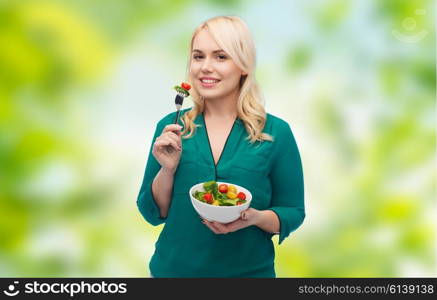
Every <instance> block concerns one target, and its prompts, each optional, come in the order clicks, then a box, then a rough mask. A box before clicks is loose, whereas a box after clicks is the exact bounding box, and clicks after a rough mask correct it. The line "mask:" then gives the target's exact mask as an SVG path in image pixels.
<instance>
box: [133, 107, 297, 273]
mask: <svg viewBox="0 0 437 300" xmlns="http://www.w3.org/2000/svg"><path fill="white" fill-rule="evenodd" d="M187 110H188V109H185V110H183V111H181V115H182V114H183V113H185V111H187ZM175 116H176V113H175V112H174V113H171V114H169V115H167V116H166V117H164V118H163V119H161V120H160V121H159V123H158V125H157V127H156V131H155V135H154V137H153V140H152V147H153V144H154V142H155V139H156V138H157V137H158V136H160V135H161V133H162V130H163V128H164V127H165V126H166V125H168V124H171V123H173V122H174V118H175ZM195 123H196V124H199V125H201V126H200V127H197V130H196V133H195V134H194V136H193V137H191V138H189V139H182V155H181V159H180V162H179V165H178V168H177V170H176V173H175V175H174V185H173V193H172V199H171V203H170V208H169V212H168V215H167V217H166V218H161V217H160V214H159V208H158V206H157V205H156V203H155V201H154V199H153V195H152V182H153V179H154V178H155V176H156V174H157V173H158V171H159V169H160V168H161V166H160V165H159V163H158V161H157V160H156V159H155V158H154V156H153V155H152V152H151V151H152V147H151V149H150V152H149V157H148V161H147V166H146V170H145V175H144V180H143V183H142V186H141V190H140V192H139V195H138V199H137V205H138V208H139V211H140V212H141V214H142V215H143V217H144V218H145V219H146V220H147V221H148V222H149V223H150V224H152V225H159V224H162V223H165V225H164V228H163V230H162V232H161V234H160V236H159V238H158V241H157V242H156V244H155V253H154V254H153V256H152V259H151V261H150V264H149V267H150V271H151V274H153V276H154V277H216V278H218V277H239V278H242V277H244V278H247V277H275V276H276V275H275V269H274V258H275V253H274V247H273V242H272V236H273V234H271V233H268V232H266V231H263V230H262V229H260V228H259V227H257V226H250V227H246V228H243V229H240V230H237V231H235V232H232V233H228V234H215V233H214V232H212V231H211V230H210V229H209V228H208V227H207V226H206V225H204V224H202V223H201V219H200V217H199V215H198V214H197V212H196V211H195V210H194V208H193V206H192V204H191V200H190V196H189V193H188V192H189V189H190V188H191V186H193V185H195V184H197V183H200V182H205V181H210V180H216V181H224V182H230V183H234V184H237V185H240V186H243V187H245V188H247V189H248V190H249V191H251V193H252V203H251V207H253V208H255V209H258V210H266V209H269V210H272V211H274V212H275V213H276V214H277V216H278V217H279V220H280V233H279V244H281V243H282V241H283V240H284V239H285V238H286V237H287V236H288V235H289V234H290V233H291V232H292V231H294V230H296V229H297V228H298V227H299V226H300V225H301V224H302V222H303V220H304V218H305V209H304V184H303V174H302V164H301V159H300V155H299V150H298V148H297V145H296V142H295V139H294V137H293V134H292V132H291V129H290V126H289V125H288V123H287V122H285V121H283V120H282V119H280V118H278V117H275V116H273V115H271V114H267V119H266V124H265V127H264V130H263V132H265V133H268V134H270V135H271V136H273V138H274V141H273V142H270V141H264V142H255V143H254V144H250V142H249V141H248V140H246V139H245V138H246V137H247V136H248V134H247V132H246V130H245V127H244V123H243V122H242V121H241V120H240V119H238V118H237V119H236V120H235V122H234V125H233V127H232V130H231V132H230V133H229V136H228V138H227V141H226V143H225V146H224V149H223V151H222V154H221V156H220V159H219V161H218V163H217V165H215V163H214V159H213V156H212V151H211V147H210V144H209V139H208V135H207V128H206V127H205V120H204V116H203V114H199V115H198V116H197V117H196V119H195ZM179 124H180V125H182V123H181V122H180V121H179Z"/></svg>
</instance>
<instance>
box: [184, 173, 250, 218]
mask: <svg viewBox="0 0 437 300" xmlns="http://www.w3.org/2000/svg"><path fill="white" fill-rule="evenodd" d="M223 183H224V184H227V185H230V184H232V185H233V186H235V187H236V188H237V191H238V192H243V193H245V194H246V202H245V203H243V204H241V205H235V206H216V205H211V204H208V203H204V202H202V201H199V200H197V199H196V198H194V197H193V193H194V192H195V191H200V192H204V191H205V190H204V189H203V184H204V182H202V183H198V184H195V185H193V186H192V187H191V189H190V191H189V193H190V198H191V203H192V204H193V206H194V209H195V210H196V211H197V213H198V214H199V215H200V216H201V217H203V218H204V219H206V220H208V221H217V222H220V223H229V222H232V221H235V220H237V219H238V218H239V217H240V214H241V212H242V211H243V210H246V209H247V208H249V206H250V202H252V194H251V192H249V191H248V190H247V189H245V188H244V187H242V186H239V185H236V184H233V183H228V182H219V181H217V184H218V185H220V184H223Z"/></svg>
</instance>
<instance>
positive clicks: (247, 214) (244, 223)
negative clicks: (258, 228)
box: [202, 207, 261, 234]
mask: <svg viewBox="0 0 437 300" xmlns="http://www.w3.org/2000/svg"><path fill="white" fill-rule="evenodd" d="M260 217H261V211H259V210H257V209H254V208H251V207H250V208H248V209H246V210H244V211H242V212H241V215H240V218H239V219H237V220H235V221H233V222H230V223H226V224H223V223H219V222H215V221H212V222H210V221H208V220H205V219H202V223H203V224H205V225H206V226H208V228H209V229H211V230H212V231H213V232H214V233H216V234H226V233H229V232H234V231H237V230H240V229H242V228H245V227H249V226H252V225H257V224H258V221H259V219H260Z"/></svg>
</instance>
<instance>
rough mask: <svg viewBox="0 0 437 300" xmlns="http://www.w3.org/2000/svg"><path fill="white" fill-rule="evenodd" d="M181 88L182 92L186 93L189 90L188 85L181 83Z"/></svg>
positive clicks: (189, 86)
mask: <svg viewBox="0 0 437 300" xmlns="http://www.w3.org/2000/svg"><path fill="white" fill-rule="evenodd" d="M181 88H183V89H184V90H186V91H188V90H189V89H191V85H189V84H188V83H185V82H182V83H181Z"/></svg>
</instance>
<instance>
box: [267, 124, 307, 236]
mask: <svg viewBox="0 0 437 300" xmlns="http://www.w3.org/2000/svg"><path fill="white" fill-rule="evenodd" d="M276 140H277V141H278V145H277V147H278V151H277V155H276V157H277V158H276V159H275V160H274V161H273V162H272V170H271V172H270V181H271V186H272V202H271V203H272V206H271V207H270V208H269V209H270V210H272V211H273V212H274V213H276V215H277V216H278V218H279V221H280V231H279V244H281V243H282V242H283V240H284V239H285V238H286V237H288V236H289V234H290V233H291V232H293V231H294V230H296V229H297V228H298V227H299V226H300V225H301V224H302V223H303V220H304V219H305V207H304V183H303V172H302V162H301V158H300V154H299V150H298V147H297V144H296V141H295V139H294V136H293V133H292V132H291V128H290V126H289V125H288V124H286V126H284V128H282V129H281V132H280V133H279V134H278V135H277V137H276Z"/></svg>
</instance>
